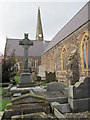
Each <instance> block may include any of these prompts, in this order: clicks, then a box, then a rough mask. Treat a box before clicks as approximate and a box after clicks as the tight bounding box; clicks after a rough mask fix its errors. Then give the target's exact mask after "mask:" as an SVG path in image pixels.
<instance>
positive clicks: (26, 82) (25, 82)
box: [18, 34, 34, 87]
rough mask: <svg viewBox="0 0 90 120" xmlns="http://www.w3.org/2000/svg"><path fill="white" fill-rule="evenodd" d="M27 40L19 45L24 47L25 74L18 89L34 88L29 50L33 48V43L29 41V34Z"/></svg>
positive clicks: (26, 36) (22, 75) (21, 77)
mask: <svg viewBox="0 0 90 120" xmlns="http://www.w3.org/2000/svg"><path fill="white" fill-rule="evenodd" d="M24 36H25V38H24V39H23V40H22V41H19V45H22V47H23V48H24V65H23V73H22V74H21V76H20V81H19V84H18V87H29V86H33V82H34V81H33V79H32V75H31V73H30V71H29V69H28V48H29V47H30V46H33V42H32V41H30V40H29V39H28V34H25V35H24Z"/></svg>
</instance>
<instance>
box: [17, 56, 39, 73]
mask: <svg viewBox="0 0 90 120" xmlns="http://www.w3.org/2000/svg"><path fill="white" fill-rule="evenodd" d="M15 59H16V64H18V69H19V70H18V72H17V73H18V74H20V73H22V70H23V62H24V61H23V57H21V56H19V57H17V56H15ZM39 65H41V58H40V57H30V56H29V58H28V67H29V68H31V71H32V72H35V73H36V74H38V66H39Z"/></svg>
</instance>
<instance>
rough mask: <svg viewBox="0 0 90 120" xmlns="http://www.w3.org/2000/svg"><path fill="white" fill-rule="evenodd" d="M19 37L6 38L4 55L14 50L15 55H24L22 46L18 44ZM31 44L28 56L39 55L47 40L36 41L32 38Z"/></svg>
mask: <svg viewBox="0 0 90 120" xmlns="http://www.w3.org/2000/svg"><path fill="white" fill-rule="evenodd" d="M20 40H21V39H11V38H7V43H6V56H10V55H11V54H12V53H13V51H14V50H15V52H14V53H15V56H24V48H23V47H22V46H21V45H19V41H20ZM32 41H33V46H31V47H29V50H28V52H29V53H28V54H29V56H32V57H35V56H38V57H40V56H41V54H42V52H43V51H44V50H45V48H46V46H47V45H48V44H49V41H37V40H32Z"/></svg>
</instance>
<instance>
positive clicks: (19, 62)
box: [4, 8, 49, 74]
mask: <svg viewBox="0 0 90 120" xmlns="http://www.w3.org/2000/svg"><path fill="white" fill-rule="evenodd" d="M20 40H21V39H13V38H6V45H5V53H4V54H5V56H6V57H9V56H11V54H12V53H13V52H14V54H15V58H16V66H15V67H16V69H17V70H18V73H21V72H22V70H23V56H24V49H23V47H22V46H20V45H19V41H20ZM31 41H33V46H32V47H29V50H28V54H29V55H28V56H29V59H28V67H29V68H31V71H32V72H35V73H36V74H38V66H39V65H41V55H42V53H43V51H44V50H45V48H46V47H47V45H48V44H49V41H45V40H44V36H43V29H42V22H41V15H40V8H38V15H37V28H36V40H31Z"/></svg>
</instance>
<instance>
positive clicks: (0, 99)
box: [0, 87, 11, 112]
mask: <svg viewBox="0 0 90 120" xmlns="http://www.w3.org/2000/svg"><path fill="white" fill-rule="evenodd" d="M2 91H3V88H2V87H0V112H2V111H4V110H5V108H6V105H7V104H8V103H10V102H11V101H10V100H9V99H6V98H3V97H2ZM1 106H2V109H1Z"/></svg>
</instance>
